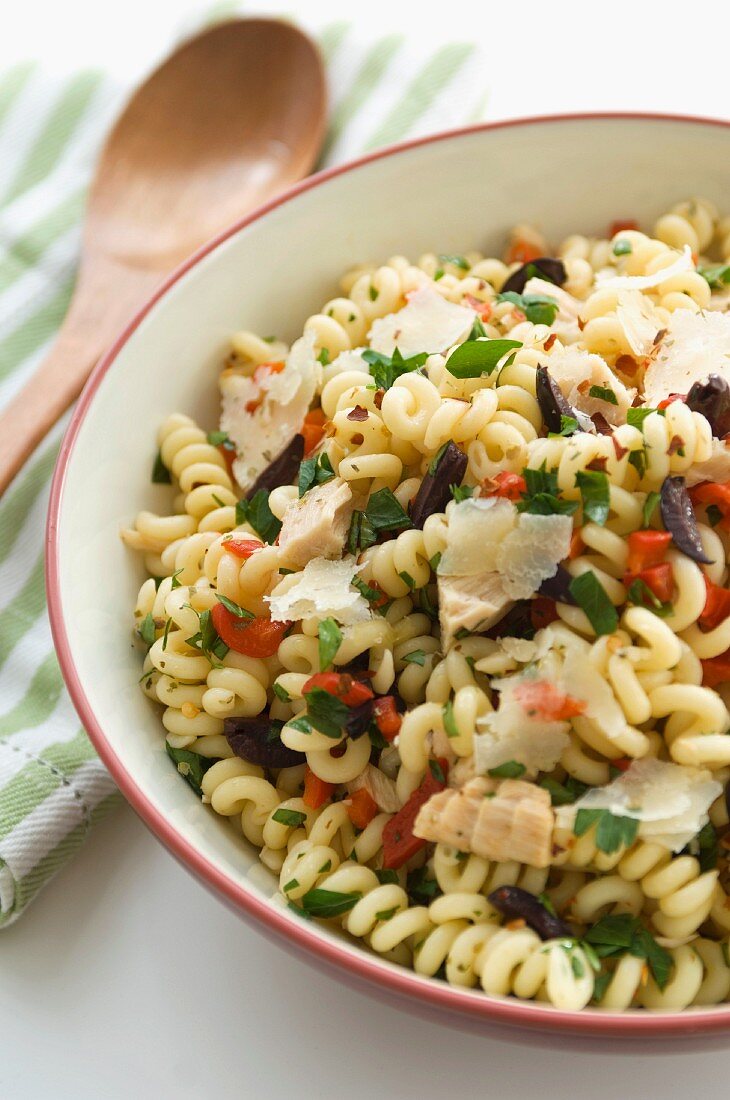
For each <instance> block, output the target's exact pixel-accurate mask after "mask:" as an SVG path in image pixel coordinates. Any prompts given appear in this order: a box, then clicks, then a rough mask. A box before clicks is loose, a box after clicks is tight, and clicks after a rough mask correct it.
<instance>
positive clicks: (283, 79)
mask: <svg viewBox="0 0 730 1100" xmlns="http://www.w3.org/2000/svg"><path fill="white" fill-rule="evenodd" d="M325 108H326V92H325V81H324V73H323V69H322V64H321V60H320V58H319V55H318V53H317V50H316V48H315V47H314V45H313V44H312V42H311V41H310V40H309V38H307V36H306V35H304V34H302V32H300V31H298V30H297V29H296V28H295V27H293V26H291V25H289V24H287V23H282V22H279V21H277V20H269V19H242V20H235V21H231V22H227V23H221V24H218V25H216V26H215V27H213V28H211V29H209V30H207V31H205V32H203V33H202V34H200V35H198V36H197V37H195V38H193V39H191V40H190V41H188V42H186V43H184V44H183V45H182V46H181V47H180V48H179V49H178V50H176V52H175V53H174V54H172V56H171V57H169V58H168V59H167V61H166V62H165V63H164V64H163V65H162V66H160V68H159V69H157V70H156V71H155V72H154V73H153V74H152V76H151V77H150V78H149V79H148V80H147V81H146V83H145V84H143V85H142V86H141V87H140V88H139V89H138V91H137V92H136V93H135V95H134V96H133V97H132V99H131V100H130V101H129V103H128V104H127V106H126V108H125V110H124V111H123V113H122V115H121V116H120V118H119V119H118V121H117V123H116V125H115V126H114V129H113V130H112V131H111V133H110V135H109V138H108V139H107V142H106V145H105V146H104V149H103V152H102V154H101V157H100V160H99V164H98V167H97V172H96V177H95V179H94V183H93V185H92V188H91V193H90V196H89V203H88V208H87V214H86V222H85V228H84V235H83V244H82V255H81V263H80V267H79V274H78V279H77V283H76V288H75V291H74V296H73V301H72V303H71V307H70V309H69V312H68V315H67V317H66V320H65V321H64V324H63V326H62V327H61V329H60V331H59V334H58V337H57V339H56V341H55V343H54V345H53V347H52V349H51V351H50V353H49V354H48V356H47V357H46V359H45V360H44V362H43V363H42V365H41V366H40V368H39V369H38V371H37V372H36V374H35V375H34V377H32V378H31V379H30V381H29V382H28V383H27V385H25V386H24V387H23V388H22V389H21V390H20V391H19V393H18V394H17V395H16V396H15V398H14V399H13V400H12V401H11V402H10V404H9V405H8V406H6V408H5V409H4V411H3V413H2V415H0V493H2V492H4V490H5V489H6V488H7V486H8V484H9V483H10V481H11V480H12V478H13V477H14V476H15V474H16V473H17V472H18V470H19V469H20V467H21V466H22V464H23V463H24V462H25V460H26V459H27V458H28V456H29V455H30V454H31V452H32V451H33V450H34V449H35V447H36V446H37V444H38V443H39V442H40V440H41V439H42V438H43V437H44V435H45V434H46V433H47V431H48V430H49V428H50V427H51V426H52V425H53V424H54V423H55V422H56V421H57V420H58V418H59V417H60V416H61V415H62V413H63V412H64V411H65V409H67V408H68V406H69V405H70V404H71V403H72V402H73V401H74V400H75V398H76V397H78V395H79V393H80V392H81V390H82V388H83V386H84V383H85V382H86V380H87V378H88V376H89V374H90V372H91V370H92V369H93V367H94V365H95V363H96V362H97V361H98V359H99V357H100V356H101V355H102V354H103V352H104V351H105V349H106V348H107V347H108V346H109V345H110V344H111V343H112V342H113V340H114V338H115V337H116V336H117V335H118V333H119V332H120V331H121V329H122V328H123V326H124V325H125V323H126V322H127V321H128V320H129V319H130V318H131V316H132V315H133V313H134V311H135V310H136V309H137V308H138V307H139V306H140V305H141V304H142V303H143V302H144V300H145V298H146V297H147V296H148V295H149V293H150V292H151V291H152V290H153V289H154V287H155V286H156V285H157V284H158V283H159V282H160V280H161V279H162V277H163V276H164V275H165V274H167V273H168V272H169V271H171V270H172V269H173V268H174V267H175V266H176V265H177V264H179V263H180V262H181V261H182V260H184V259H185V257H186V256H188V255H190V253H191V252H193V251H194V250H195V249H196V248H198V247H199V246H200V245H201V244H203V243H204V242H205V241H206V240H209V239H210V238H211V237H212V236H214V235H215V234H216V233H218V232H220V231H221V230H222V229H224V228H225V227H226V226H227V225H230V224H231V222H233V221H235V220H236V219H237V218H240V217H241V216H242V215H244V214H245V213H247V212H248V211H250V210H252V209H254V208H255V207H256V206H258V205H259V204H260V203H262V202H264V201H265V200H266V199H268V198H270V197H271V196H272V195H274V194H276V193H277V192H279V191H281V190H283V189H284V188H286V187H288V186H289V185H290V184H292V183H294V182H295V181H296V180H298V179H300V178H301V177H302V176H304V175H306V174H307V173H308V172H309V171H310V170H311V169H312V167H313V165H314V162H315V160H316V157H317V154H318V152H319V149H320V146H321V143H322V139H323V136H324V123H325Z"/></svg>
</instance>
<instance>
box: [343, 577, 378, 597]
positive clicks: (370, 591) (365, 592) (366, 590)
mask: <svg viewBox="0 0 730 1100" xmlns="http://www.w3.org/2000/svg"><path fill="white" fill-rule="evenodd" d="M350 583H351V584H352V587H353V588H356V589H357V590H358V592H359V593H360V595H361V596H364V597H365V599H366V600H367V601H368V603H377V602H378V600H382V598H383V593H382V592H381V591H380V589H378V588H371V587H370V585H369V584H366V583H365V581H364V580H363V579H362V578H361V577H357V576H356V577H353V578H352V581H351V582H350Z"/></svg>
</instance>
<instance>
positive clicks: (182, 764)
mask: <svg viewBox="0 0 730 1100" xmlns="http://www.w3.org/2000/svg"><path fill="white" fill-rule="evenodd" d="M165 752H166V753H167V755H168V756H169V757H170V759H171V760H172V762H173V764H174V765H175V767H176V768H177V770H178V772H179V773H180V775H181V776H182V777H183V779H184V780H185V781H186V782H187V783H189V784H190V786H191V787H192V788H193V790H194V791H195V793H196V794H197V795H198V796H199V797H200V798H202V797H203V788H202V782H203V776H204V775H205V773H206V772H207V770H208V768H210V767H212V766H213V764H215V763H216V761H215V760H212V759H209V758H208V757H205V756H199V755H198V753H197V752H190V751H189V750H188V749H174V748H173V747H172V745H170V744H169V742H167V741H165Z"/></svg>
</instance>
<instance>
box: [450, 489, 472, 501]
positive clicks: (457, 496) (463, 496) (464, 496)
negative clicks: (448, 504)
mask: <svg viewBox="0 0 730 1100" xmlns="http://www.w3.org/2000/svg"><path fill="white" fill-rule="evenodd" d="M449 489H450V490H451V495H452V497H453V498H454V500H455V501H456V503H457V504H461V502H462V500H468V499H469V497H473V496H474V486H473V485H450V486H449Z"/></svg>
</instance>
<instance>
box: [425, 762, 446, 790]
mask: <svg viewBox="0 0 730 1100" xmlns="http://www.w3.org/2000/svg"><path fill="white" fill-rule="evenodd" d="M428 769H429V771H430V772H431V775H432V776H433V778H434V779H435V780H436V782H437V783H443V785H444V786H446V776H445V775H444V769H443V768H442V767H441V765H440V764H439V762H438V760H435V759H434V757H433V756H432V757H430V758H429V761H428Z"/></svg>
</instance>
